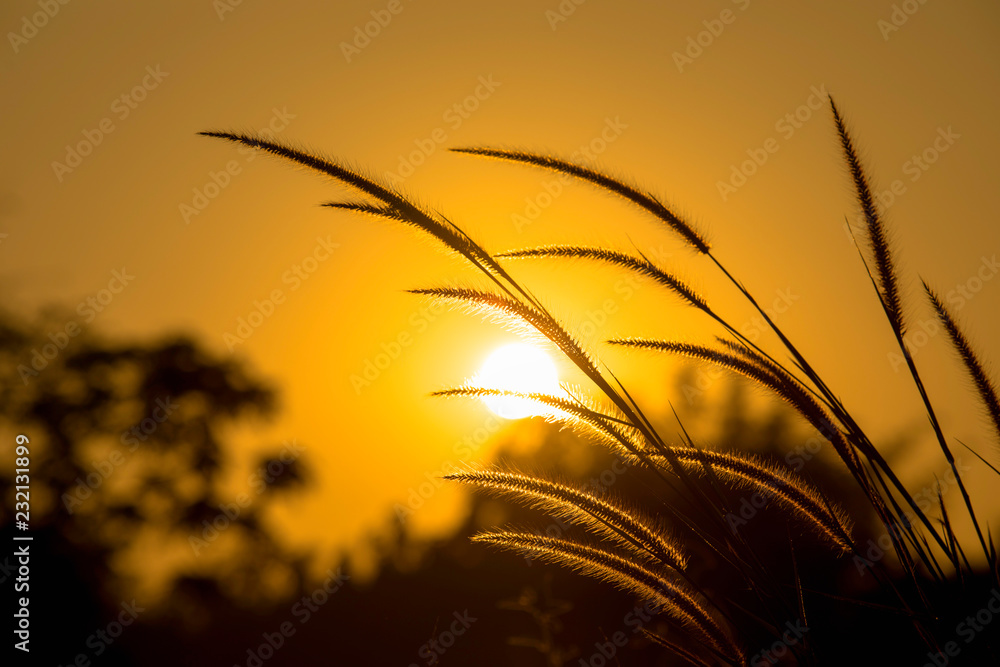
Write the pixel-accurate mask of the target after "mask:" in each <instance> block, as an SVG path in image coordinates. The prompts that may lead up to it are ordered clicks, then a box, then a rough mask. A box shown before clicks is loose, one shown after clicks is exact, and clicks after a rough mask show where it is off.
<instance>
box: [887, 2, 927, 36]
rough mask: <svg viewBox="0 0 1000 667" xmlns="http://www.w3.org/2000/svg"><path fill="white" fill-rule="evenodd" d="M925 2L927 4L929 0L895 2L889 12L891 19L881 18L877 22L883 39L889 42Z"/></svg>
mask: <svg viewBox="0 0 1000 667" xmlns="http://www.w3.org/2000/svg"><path fill="white" fill-rule="evenodd" d="M925 4H927V0H903V2H900V3H898V4H894V5H893V6H892V11H891V12H890V13H889V20H886V19H879V20H878V21H876V22H875V26H876V27H877V28H878V31H879V33H881V34H882V39H883V40H884V41H886V42H888V41H889V37H890V36H891V35H892V33H894V32H897V31H898V30H899V29H900V28H902V27H903V26H904V25H906V22H907V21H909V20H910V17H911V16H913V15H914V14H916V13H917V12H918V11H920V8H921V7H923V6H924V5H925Z"/></svg>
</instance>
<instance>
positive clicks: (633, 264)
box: [496, 245, 711, 313]
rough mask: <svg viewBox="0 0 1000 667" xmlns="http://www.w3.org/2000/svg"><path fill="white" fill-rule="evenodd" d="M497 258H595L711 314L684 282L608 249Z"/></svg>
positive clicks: (543, 249)
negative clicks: (651, 283)
mask: <svg viewBox="0 0 1000 667" xmlns="http://www.w3.org/2000/svg"><path fill="white" fill-rule="evenodd" d="M496 256H497V257H498V258H500V257H502V258H510V259H524V258H529V257H569V258H576V259H593V260H597V261H601V262H607V263H608V264H613V265H616V266H620V267H624V268H626V269H630V270H632V271H635V272H637V273H640V274H642V275H644V276H646V277H648V278H652V279H653V280H654V281H656V282H657V283H659V284H660V285H663V286H664V287H666V288H667V289H669V290H670V291H672V292H673V293H674V294H676V295H677V296H679V297H681V298H682V299H683V300H684V301H686V302H687V303H689V304H690V305H692V306H694V307H695V308H698V309H699V310H703V311H705V312H707V313H710V312H711V310H710V309H709V307H708V302H707V301H705V299H704V297H702V296H701V295H700V294H698V293H697V292H695V291H694V290H693V289H691V287H690V286H688V285H687V284H686V283H685V282H684V281H682V280H680V279H679V278H677V277H676V276H674V275H672V274H670V273H667V272H666V271H664V270H662V269H660V268H659V267H657V266H656V265H654V264H653V263H652V262H650V261H649V260H647V259H645V258H639V257H633V256H631V255H627V254H625V253H623V252H618V251H615V250H607V249H605V248H588V247H583V246H560V245H550V246H540V247H538V248H526V249H522V250H511V251H508V252H502V253H498V254H497V255H496Z"/></svg>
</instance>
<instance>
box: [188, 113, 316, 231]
mask: <svg viewBox="0 0 1000 667" xmlns="http://www.w3.org/2000/svg"><path fill="white" fill-rule="evenodd" d="M271 111H272V116H271V118H270V120H268V122H267V125H265V126H263V127H261V128H259V129H258V130H257V134H258V135H259V136H261V137H263V138H264V139H267V140H270V141H274V139H275V137H276V136H277V135H278V134H280V133H281V132H284V131H285V128H287V127H288V122H289V121H290V120H293V119H294V118H295V117H296V115H295V114H293V113H289V112H288V108H287V107H282V108H281V109H278V108H277V107H272V109H271ZM236 152H237V153H239V154H240V155H243V156H244V158H243V162H242V163H240V161H239V160H230V161H229V162H227V163H226V166H225V167H224V168H223V169H220V170H218V171H209V172H208V180H206V181H205V183H203V184H202V185H201V186H198V187H194V188H192V189H191V192H192V195H193V196H192V197H191V200H190V201H189V202H181V203H180V204H178V205H177V210H178V211H179V212H180V214H181V219H182V220H183V221H184V224H185V225H187V224H190V223H191V218H193V217H195V216H196V215H199V214H201V212H202V211H204V210H205V209H206V208H208V205H209V204H211V203H212V201H213V200H215V198H216V197H218V196H219V195H220V194H222V191H223V190H225V189H226V188H228V187H229V186H230V184H231V183H232V182H233V179H234V178H236V177H237V176H239V175H240V174H241V173H243V165H244V164H249V163H250V162H253V161H254V158H256V157H257V155H258V154H259V153H260V150H259V149H257V148H251V147H250V146H244V145H243V144H240V145H239V146H237V148H236Z"/></svg>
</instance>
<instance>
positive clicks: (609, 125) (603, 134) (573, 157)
mask: <svg viewBox="0 0 1000 667" xmlns="http://www.w3.org/2000/svg"><path fill="white" fill-rule="evenodd" d="M627 129H628V125H627V124H626V123H623V122H622V121H621V117H620V116H615V118H614V120H612V119H611V118H605V119H604V127H603V128H602V129H601V131H600V132H599V133H598V134H597V136H595V137H594V138H593V139H591V140H590V141H588V142H587V143H585V144H583V145H581V146H580V147H579V148H577V149H576V150H575V151H573V152H572V153H570V154H569V161H570V162H572V163H574V164H577V165H579V166H582V167H586V166H593V165H594V164H595V163H596V162H597V158H598V156H599V155H601V154H602V153H604V151H606V150H608V146H610V145H611V144H613V143H614V142H615V141H617V140H618V137H620V136H622V133H623V132H624V131H625V130H627ZM572 180H573V177H572V176H570V175H569V174H565V173H563V172H558V173H556V175H555V176H553V177H552V178H548V179H545V180H543V181H542V190H541V191H540V192H538V193H537V194H536V195H534V196H533V197H532V196H528V197H525V198H524V209H523V210H522V211H521V213H511V214H510V221H511V222H512V223H514V229H516V230H517V231H518V232H520V231H523V230H524V228H525V227H527V226H528V225H530V224H531V223H533V222H534V221H535V220H537V219H538V218H539V216H541V215H542V211H544V210H545V209H547V208H548V207H549V206H552V202H554V201H555V200H556V199H557V198H558V197H559V196H560V195H561V194H562V193H563V191H564V190H565V186H566V185H567V184H568V183H570V182H571V181H572Z"/></svg>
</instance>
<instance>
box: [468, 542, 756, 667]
mask: <svg viewBox="0 0 1000 667" xmlns="http://www.w3.org/2000/svg"><path fill="white" fill-rule="evenodd" d="M472 539H473V541H475V542H483V543H486V544H489V545H491V546H494V547H497V548H500V549H506V550H509V551H516V552H519V553H523V554H530V555H532V556H537V557H539V558H541V559H543V560H545V561H548V562H551V563H554V564H556V565H562V566H563V567H569V568H571V569H574V570H576V571H578V572H581V573H582V574H586V575H589V576H592V577H596V578H598V579H601V580H603V581H607V582H609V583H611V584H613V585H615V586H617V587H618V588H620V589H622V590H625V591H628V592H630V593H632V594H634V595H637V596H639V597H640V598H642V599H643V600H647V601H650V602H652V603H654V604H656V605H657V607H658V608H659V610H660V612H661V613H665V614H667V615H669V616H671V617H672V618H674V619H675V620H676V621H678V622H679V623H680V624H681V626H682V627H684V628H686V629H688V630H689V631H694V632H695V633H696V634H697V636H698V638H699V639H700V640H701V641H702V642H703V643H704V644H705V645H706V646H708V647H709V648H711V649H712V650H714V651H716V652H718V653H721V654H722V655H724V656H726V658H727V659H728V661H729V662H731V663H737V664H745V663H746V656H745V653H744V652H743V649H742V647H740V646H739V645H738V644H737V643H736V641H735V640H733V639H732V637H731V636H730V635H729V633H728V632H726V631H725V630H724V629H723V628H722V627H721V626H720V625H719V623H718V621H716V620H715V618H714V617H713V616H712V615H711V614H710V613H709V612H708V610H707V609H706V608H705V607H704V605H702V604H701V602H699V601H698V600H697V599H696V597H695V595H694V593H693V592H692V591H690V590H689V589H687V588H686V587H685V586H681V585H679V584H677V583H674V582H672V581H670V580H668V579H665V578H663V577H661V576H659V575H657V574H655V573H653V572H651V571H649V570H648V569H646V568H644V567H642V566H640V565H636V564H635V563H632V562H630V561H628V560H626V559H624V558H622V557H621V556H619V555H617V554H614V553H612V552H609V551H605V550H603V549H598V548H596V547H592V546H588V545H585V544H581V543H579V542H573V541H571V540H565V539H560V538H552V537H546V536H543V535H534V534H532V533H527V532H515V531H507V530H505V531H494V532H485V533H480V534H478V535H476V536H475V537H473V538H472Z"/></svg>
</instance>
